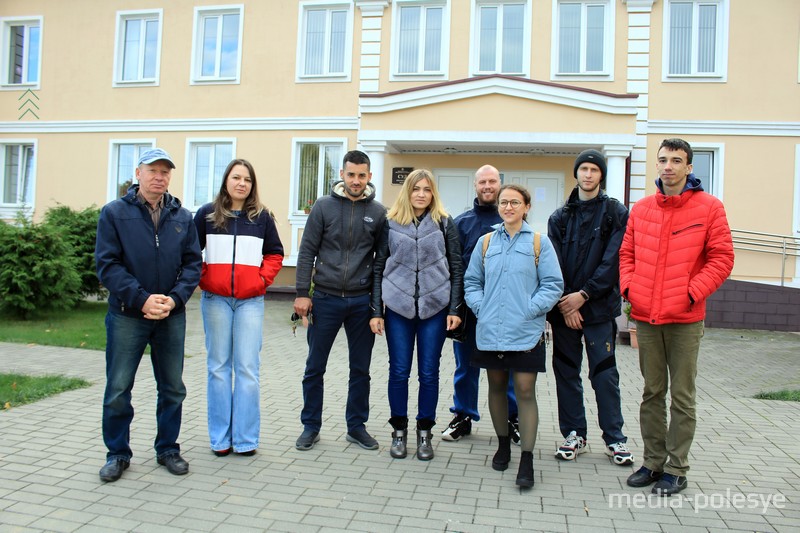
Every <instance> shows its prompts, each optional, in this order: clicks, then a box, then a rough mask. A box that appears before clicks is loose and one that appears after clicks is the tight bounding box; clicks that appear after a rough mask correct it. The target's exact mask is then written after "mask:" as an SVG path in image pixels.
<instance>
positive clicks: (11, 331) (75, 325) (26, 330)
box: [0, 302, 108, 350]
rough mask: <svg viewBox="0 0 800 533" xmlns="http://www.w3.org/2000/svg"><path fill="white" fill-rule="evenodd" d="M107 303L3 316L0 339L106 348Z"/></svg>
mask: <svg viewBox="0 0 800 533" xmlns="http://www.w3.org/2000/svg"><path fill="white" fill-rule="evenodd" d="M107 309H108V304H106V303H105V302H81V303H80V304H79V305H78V307H77V308H76V309H70V310H69V311H42V312H39V313H37V314H36V315H34V316H33V317H32V318H31V319H30V320H20V319H18V318H15V317H13V316H10V315H8V314H4V315H2V316H0V342H17V343H23V344H42V345H47V346H64V347H66V348H85V349H87V350H105V348H106V328H105V316H106V311H107Z"/></svg>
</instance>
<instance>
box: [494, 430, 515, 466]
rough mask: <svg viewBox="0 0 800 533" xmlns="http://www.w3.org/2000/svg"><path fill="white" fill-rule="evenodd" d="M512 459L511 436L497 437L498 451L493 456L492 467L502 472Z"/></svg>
mask: <svg viewBox="0 0 800 533" xmlns="http://www.w3.org/2000/svg"><path fill="white" fill-rule="evenodd" d="M510 461H511V438H510V437H497V452H496V453H495V454H494V457H492V468H494V469H495V470H497V471H498V472H502V471H503V470H505V469H506V468H508V463H509V462H510Z"/></svg>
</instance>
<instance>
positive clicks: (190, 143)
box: [173, 137, 236, 213]
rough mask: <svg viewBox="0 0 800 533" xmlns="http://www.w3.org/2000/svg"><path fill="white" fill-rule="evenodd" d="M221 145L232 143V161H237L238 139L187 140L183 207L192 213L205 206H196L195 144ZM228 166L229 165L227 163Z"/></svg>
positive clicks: (207, 138)
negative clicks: (194, 177)
mask: <svg viewBox="0 0 800 533" xmlns="http://www.w3.org/2000/svg"><path fill="white" fill-rule="evenodd" d="M220 143H230V144H231V160H234V159H236V137H189V138H187V139H186V149H185V151H184V153H185V159H184V163H183V168H184V171H183V202H182V203H183V207H185V208H186V209H188V210H189V211H191V212H192V213H195V212H197V209H198V208H199V207H200V206H202V205H203V203H205V202H203V203H200V204H198V205H195V198H194V179H191V180H190V177H191V174H192V172H193V170H194V166H193V165H192V162H193V161H194V151H193V147H194V145H195V144H220ZM226 164H227V163H226ZM173 177H174V176H173ZM216 194H217V191H213V193H212V196H211V198H212V199H213V198H214V196H215V195H216Z"/></svg>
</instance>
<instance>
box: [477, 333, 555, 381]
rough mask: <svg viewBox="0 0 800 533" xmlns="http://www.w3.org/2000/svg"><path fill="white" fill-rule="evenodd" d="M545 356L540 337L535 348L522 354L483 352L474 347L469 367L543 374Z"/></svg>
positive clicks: (543, 345) (543, 344)
mask: <svg viewBox="0 0 800 533" xmlns="http://www.w3.org/2000/svg"><path fill="white" fill-rule="evenodd" d="M546 354H547V350H546V349H545V343H544V335H542V337H541V338H540V339H539V342H538V343H537V344H536V346H534V347H533V348H531V349H530V350H526V351H524V352H500V351H491V350H490V351H483V350H479V349H478V348H477V347H476V348H475V349H474V350H473V352H472V357H471V358H470V365H471V366H476V367H478V368H488V369H490V370H515V371H517V372H545V371H546V370H547V367H546Z"/></svg>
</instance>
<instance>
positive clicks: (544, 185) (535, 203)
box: [503, 171, 564, 235]
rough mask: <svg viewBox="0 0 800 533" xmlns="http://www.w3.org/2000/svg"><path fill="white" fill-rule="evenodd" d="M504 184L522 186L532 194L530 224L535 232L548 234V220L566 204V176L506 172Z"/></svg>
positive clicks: (551, 173)
mask: <svg viewBox="0 0 800 533" xmlns="http://www.w3.org/2000/svg"><path fill="white" fill-rule="evenodd" d="M504 174H505V175H504V176H503V178H504V179H503V183H516V184H518V185H522V186H523V187H525V188H526V189H528V191H530V193H531V210H530V211H528V224H530V226H531V227H532V228H533V231H538V232H541V233H544V234H545V235H546V234H547V220H548V219H549V218H550V215H552V214H553V211H555V210H556V209H557V208H558V207H560V206H561V205H562V204H563V203H564V174H563V173H561V172H520V171H513V172H505V173H504Z"/></svg>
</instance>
